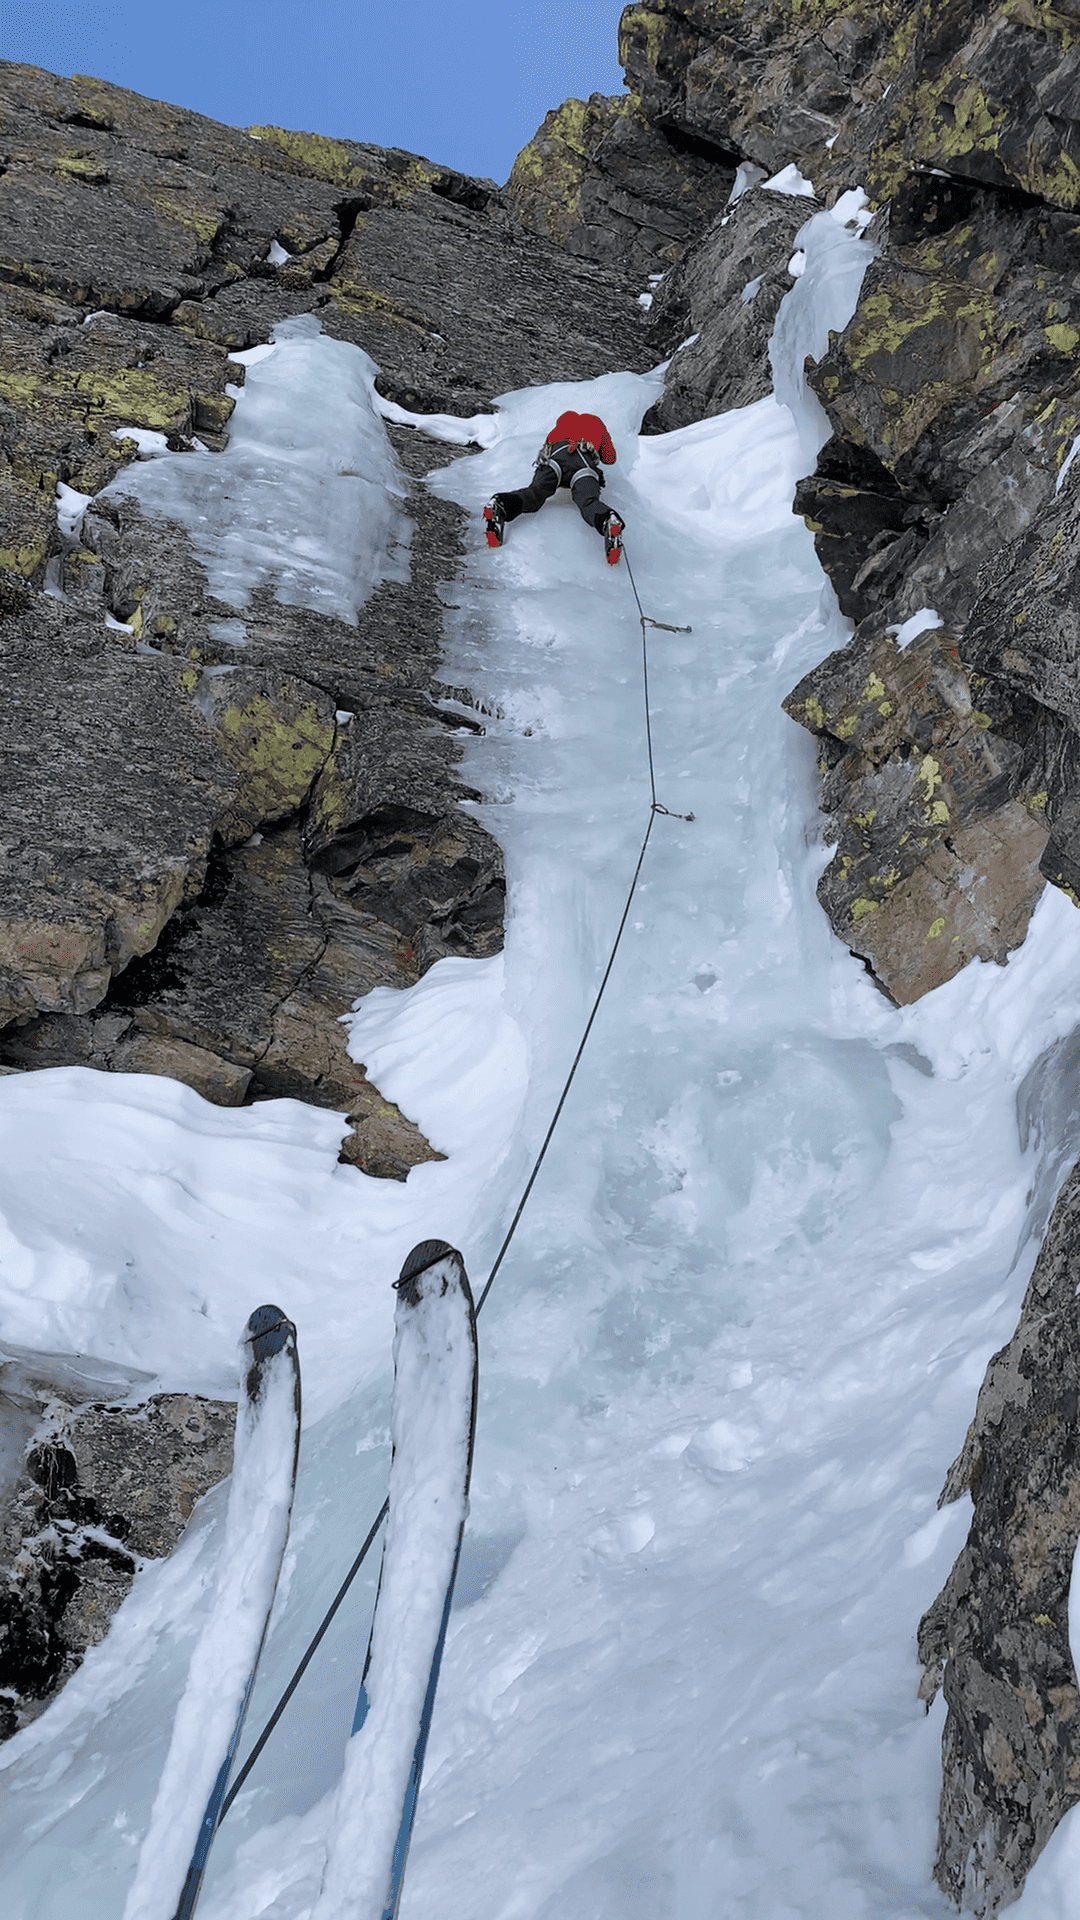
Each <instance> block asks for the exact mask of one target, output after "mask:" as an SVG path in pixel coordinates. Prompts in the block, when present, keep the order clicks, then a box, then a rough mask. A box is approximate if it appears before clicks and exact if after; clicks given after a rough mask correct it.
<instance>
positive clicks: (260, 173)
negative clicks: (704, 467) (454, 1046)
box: [0, 66, 650, 1178]
mask: <svg viewBox="0 0 1080 1920" xmlns="http://www.w3.org/2000/svg"><path fill="white" fill-rule="evenodd" d="M0 74H2V76H3V105H4V114H5V132H4V138H5V156H6V158H5V169H4V172H3V176H2V179H0V307H2V309H3V319H4V342H5V344H4V349H3V355H2V361H0V455H2V457H0V490H2V497H3V505H4V512H3V521H4V526H5V529H6V531H5V535H4V541H5V545H4V549H3V551H2V552H0V568H2V569H6V571H4V572H3V573H2V576H0V580H2V586H3V592H2V594H0V602H2V611H3V612H4V613H5V615H6V616H7V617H6V619H5V620H4V623H3V626H2V627H0V635H2V638H0V645H2V646H3V649H4V656H5V659H4V671H5V690H6V693H7V698H6V700H5V703H4V712H3V716H2V719H0V726H2V727H3V729H4V736H5V738H4V745H5V753H6V755H7V756H8V765H9V767H10V769H11V775H10V777H9V778H8V780H7V781H6V782H5V791H4V798H3V802H2V813H0V826H2V834H0V846H2V848H3V852H2V856H0V857H2V858H3V861H4V875H5V883H6V884H5V889H4V901H3V905H2V907H0V1064H3V1065H5V1066H7V1067H13V1068H17V1069H26V1068H31V1067H35V1066H49V1065H54V1064H59V1063H61V1062H70V1061H79V1062H82V1063H84V1064H86V1065H89V1066H94V1067H100V1068H103V1069H105V1070H110V1069H115V1070H122V1071H130V1070H132V1069H133V1068H134V1069H136V1070H141V1071H152V1072H164V1073H167V1074H172V1075H174V1076H175V1077H179V1078H182V1079H184V1080H186V1081H188V1083H189V1084H190V1085H192V1086H195V1087H196V1088H197V1089H198V1091H199V1092H201V1093H202V1094H203V1095H204V1096H205V1097H206V1098H208V1099H213V1100H216V1101H218V1102H223V1103H225V1104H232V1103H235V1102H238V1101H242V1100H250V1099H253V1098H259V1097H261V1096H266V1095H271V1094H283V1093H287V1094H290V1095H293V1096H295V1097H299V1098H303V1099H307V1100H312V1101H315V1102H317V1103H318V1104H320V1105H323V1106H329V1107H335V1108H339V1109H341V1110H342V1111H343V1112H345V1113H347V1114H348V1115H349V1119H350V1122H351V1132H350V1133H349V1134H348V1137H347V1139H346V1141H345V1143H344V1146H343V1153H344V1156H345V1157H346V1158H351V1159H354V1160H355V1161H356V1162H357V1164H358V1165H361V1166H363V1167H364V1168H365V1170H366V1171H368V1172H372V1173H378V1174H384V1175H389V1176H392V1177H396V1178H404V1177H405V1174H406V1173H407V1171H408V1168H409V1167H410V1166H411V1165H413V1164H415V1163H416V1161H417V1160H420V1159H423V1158H429V1157H430V1156H431V1149H430V1148H429V1147H428V1146H427V1143H426V1142H425V1141H424V1140H423V1139H422V1138H421V1136H420V1135H419V1134H418V1132H417V1131H416V1129H415V1127H412V1126H411V1123H409V1122H408V1121H407V1120H406V1119H405V1118H404V1117H403V1116H401V1115H400V1114H398V1113H397V1111H396V1109H394V1108H393V1107H391V1106H390V1105H389V1103H388V1102H386V1101H384V1100H383V1099H382V1097H381V1096H380V1095H379V1093H378V1090H377V1089H375V1088H372V1087H370V1086H369V1085H368V1083H367V1081H366V1079H365V1076H364V1073H363V1069H362V1068H359V1067H357V1066H356V1065H355V1063H353V1062H352V1061H350V1060H349V1058H348V1056H347V1054H346V1051H345V1045H344V1038H343V1033H342V1029H341V1027H340V1025H339V1016H340V1014H341V1013H342V1012H344V1011H346V1010H347V1009H348V1007H349V1006H350V1004H351V1002H352V1001H353V999H355V998H356V996H357V995H358V994H360V993H362V992H364V991H365V990H366V989H367V988H368V987H370V986H372V985H375V984H377V983H385V982H389V983H392V984H395V985H407V984H409V983H410V982H411V981H413V980H415V979H416V978H417V977H418V976H419V974H421V973H422V972H423V971H424V969H425V968H426V967H427V966H429V965H430V964H431V962H432V961H433V960H435V959H438V958H439V957H441V956H442V955H444V954H460V953H474V954H484V953H488V952H491V951H493V950H494V949H495V948H496V947H497V946H498V944H499V942H500V939H501V924H502V899H503V879H502V866H501V856H500V853H499V849H498V848H497V847H496V846H495V844H494V842H493V841H492V840H491V839H490V837H489V836H488V835H487V834H486V833H485V832H484V831H483V829H482V828H480V827H479V826H478V824H477V823H476V821H475V820H474V819H473V818H472V817H471V816H470V815H469V814H467V813H465V812H463V811H461V810H460V807H459V801H460V799H461V797H462V792H463V790H462V788H461V785H460V782H459V780H458V778H457V776H456V772H455V769H456V764H457V759H458V751H459V748H458V742H459V740H460V738H461V737H462V735H463V732H464V729H465V726H466V724H467V722H466V719H465V717H463V715H462V712H461V703H460V702H458V703H456V706H457V710H456V711H449V710H448V707H447V705H446V704H445V690H444V689H442V688H441V686H440V683H439V678H438V675H439V648H440V634H441V625H442V608H441V604H440V602H439V599H438V594H437V588H438V585H439V582H440V580H443V579H445V578H446V577H447V575H448V574H452V572H453V568H454V564H455V559H456V555H457V553H458V551H459V550H460V545H461V521H462V516H461V515H460V514H459V513H458V512H457V510H456V509H454V508H453V507H451V506H449V505H448V504H447V503H444V502H441V501H439V500H437V499H436V498H435V497H434V496H433V495H432V494H430V493H429V492H428V491H427V490H426V489H425V488H423V486H422V484H421V483H420V478H419V476H420V475H421V474H422V473H423V472H424V471H426V470H427V469H428V468H430V466H431V465H432V464H433V462H435V461H437V460H438V458H439V456H440V453H441V449H439V448H438V447H437V446H436V445H434V444H433V443H425V444H424V446H423V447H418V445H417V436H416V434H415V433H410V432H408V431H406V430H402V429H397V430H392V432H393V434H394V438H395V442H396V446H397V450H398V455H399V458H400V460H401V461H402V463H403V465H404V467H405V468H406V469H411V470H412V473H413V475H414V476H415V478H414V480H413V481H412V482H411V483H407V484H408V491H407V497H406V500H405V508H406V512H407V514H408V517H409V519H410V520H411V522H412V537H411V548H410V558H409V563H408V571H409V577H408V579H406V578H405V577H404V573H403V572H402V569H401V567H400V566H399V567H398V570H397V571H398V573H399V574H400V575H401V577H400V578H396V579H395V578H390V579H387V580H385V581H384V583H383V585H382V586H381V587H380V588H378V589H377V590H376V591H375V592H374V594H372V595H371V596H370V598H369V599H368V600H367V602H366V603H365V604H364V605H363V606H362V607H360V608H358V609H355V610H354V612H355V619H356V624H355V625H353V624H351V623H350V622H349V621H347V620H343V619H340V618H337V619H335V618H332V617H329V616H326V615H322V614H314V613H309V612H305V611H303V610H298V609H297V608H295V607H288V608H286V607H283V606H282V605H281V603H280V602H279V600H278V599H277V598H276V597H275V595H274V593H273V591H272V589H271V588H263V589H260V590H258V591H257V592H256V593H255V594H254V595H253V596H252V599H251V604H250V606H249V608H248V609H247V610H245V620H244V635H245V642H246V644H245V650H244V652H243V654H242V655H237V653H236V651H235V641H234V639H233V637H232V635H231V634H230V615H231V616H233V624H234V625H235V608H234V607H232V606H230V605H228V604H226V603H224V602H222V601H220V600H218V599H216V598H215V595H214V593H213V592H212V591H211V590H210V587H209V584H208V575H207V572H206V567H205V564H204V563H203V561H201V560H200V558H199V557H198V556H197V555H196V554H195V553H194V551H193V549H192V547H191V543H190V540H189V538H188V535H187V533H186V532H185V531H184V529H183V528H182V527H180V526H179V525H177V524H170V523H169V522H168V521H167V520H163V519H162V518H161V517H160V515H159V514H155V513H147V512H144V511H143V510H142V507H141V504H140V498H139V496H138V494H136V495H134V496H133V495H131V494H129V493H126V492H125V491H124V490H123V488H122V487H121V489H120V490H119V491H117V490H116V488H115V486H114V487H113V488H111V489H110V491H109V492H108V493H102V491H101V490H102V488H103V487H104V486H105V485H106V483H107V482H109V481H114V482H115V481H116V478H117V475H118V473H120V472H122V470H123V469H124V467H125V466H126V465H127V464H128V463H129V462H130V461H131V460H132V459H133V458H134V457H135V456H136V453H137V440H138V434H137V432H136V430H141V431H142V432H144V433H145V432H146V431H150V432H156V433H158V434H160V435H163V436H165V439H166V442H167V445H168V446H169V447H170V448H172V449H174V450H175V452H176V453H177V454H178V455H184V453H185V450H186V449H189V448H191V447H192V446H193V444H194V442H195V440H196V439H197V440H198V442H199V443H200V445H201V446H202V447H203V448H209V449H210V451H211V452H213V451H214V450H216V449H219V448H221V447H222V446H223V445H224V444H225V434H226V431H227V427H228V421H229V417H230V415H231V413H232V410H233V406H234V404H235V401H234V395H235V392H236V388H237V384H238V383H239V382H240V381H241V380H242V379H243V368H242V367H239V366H237V365H236V364H235V363H234V362H230V361H229V359H228V352H229V351H230V350H231V349H237V348H244V347H247V346H250V345H251V344H253V343H257V342H262V341H264V340H266V339H267V338H268V336H269V333H270V329H271V327H272V326H273V325H274V323H275V322H277V321H280V320H281V319H282V318H283V317H288V316H290V315H293V314H296V313H301V312H303V313H307V312H312V313H315V314H317V317H318V321H319V324H320V326H321V328H322V330H323V332H324V333H326V334H328V335H330V336H332V337H335V338H338V339H342V340H348V341H351V342H354V343H355V344H357V345H361V346H363V347H364V348H365V350H367V351H368V352H370V353H371V355H372V356H373V358H374V359H375V360H376V361H377V362H378V364H379V366H380V368H381V381H380V385H381V387H382V389H383V391H384V392H385V393H386V394H387V395H388V396H389V397H391V398H393V399H395V400H397V401H399V402H401V403H403V404H404V405H405V406H407V407H408V408H410V409H424V408H429V409H430V408H436V409H439V410H445V411H450V412H458V413H464V414H472V413H474V412H476V411H477V410H478V409H479V410H482V409H484V408H487V407H490V396H491V394H493V393H497V392H499V391H501V390H503V389H505V388H508V387H513V386H521V385H523V384H526V383H527V382H528V381H529V380H531V379H541V378H542V379H545V380H546V379H551V378H553V377H555V378H557V377H562V378H575V377H581V376H583V375H588V374H591V373H597V372H600V371H601V370H604V369H606V368H607V367H608V366H610V365H612V364H616V363H618V364H622V365H635V364H636V365H644V364H646V363H647V361H648V360H649V358H650V354H649V350H648V348H647V346H646V343H645V337H644V331H643V327H642V324H641V313H640V309H639V308H638V307H637V305H636V302H635V300H634V298H633V295H632V293H631V290H630V283H629V281H627V280H626V278H625V277H624V275H623V274H622V273H621V272H620V273H618V274H615V273H613V272H612V271H611V270H608V269H602V268H601V267H599V266H597V265H596V264H594V263H592V262H590V261H587V260H584V259H579V258H576V257H575V256H573V255H570V254H568V253H566V252H565V251H563V250H562V249H559V248H555V247H553V246H552V245H551V244H550V243H549V242H548V241H546V240H544V239H541V238H540V237H538V236H537V235H536V234H530V233H527V232H526V231H525V230H524V229H523V228H522V226H521V225H520V223H519V222H518V220H517V219H516V217H515V215H514V214H513V212H512V210H511V208H510V206H509V204H508V203H507V202H506V201H505V200H504V198H503V196H502V195H501V194H500V193H499V192H498V191H497V189H496V188H495V187H494V185H493V184H492V183H491V182H480V181H473V180H466V179H465V178H464V177H463V176H461V175H459V174H455V173H453V172H452V171H449V170H447V169H445V168H440V167H437V166H433V165H432V164H431V163H429V162H427V161H424V160H420V159H418V158H416V157H415V156H412V155H407V154H402V153H388V152H385V151H383V150H381V149H378V148H374V147H365V146H360V145H356V144H354V143H348V142H336V141H331V140H326V139H323V138H321V137H319V136H314V135H312V136H308V135H301V134H291V133H287V132H285V131H283V130H282V129H280V128H274V127H261V128H255V129H252V130H251V131H249V132H246V133H245V132H240V131H238V130H236V129H233V128H227V127H220V126H217V125H215V124H214V123H213V122H210V121H206V120H203V119H201V118H200V117H199V116H198V115H195V114H191V113H186V112H183V111H181V110H179V109H176V108H172V107H169V106H166V105H163V104H161V103H158V102H154V101H146V100H142V99H140V98H139V97H138V96H137V95H134V94H129V93H126V92H125V91H124V90H122V89H119V88H113V87H107V86H103V85H101V84H99V83H97V82H94V81H90V80H84V79H77V80H73V81H63V80H58V79H56V78H55V77H54V76H52V75H50V74H46V73H43V72H41V71H39V70H37V69H33V68H16V67H11V66H5V67H3V68H0ZM275 263H276V264H275ZM556 279H557V280H558V283H559V285H560V289H561V298H560V301H559V303H558V308H557V310H556V308H555V307H553V304H552V302H551V298H550V288H551V285H552V283H553V281H554V280H556ZM481 312H483V313H485V314H489V313H495V314H498V315H500V316H501V317H502V321H503V324H501V325H499V326H496V327H494V328H492V327H488V326H483V327H481V326H479V325H478V324H477V316H478V314H479V313H481ZM124 428H129V429H131V430H132V435H130V436H129V437H126V438H125V437H123V435H122V433H121V432H120V430H122V429H124ZM187 457H190V458H195V457H199V458H202V457H203V456H202V455H201V454H199V455H197V456H196V454H190V455H188V456H187ZM58 483H60V484H61V485H62V486H68V487H71V488H73V489H75V490H77V491H78V492H79V493H81V494H86V495H94V496H96V498H95V500H94V503H93V504H92V506H91V507H90V509H89V510H88V511H87V512H86V513H85V514H84V516H83V517H82V519H81V520H80V521H78V523H77V525H76V531H75V533H74V534H72V532H71V530H70V528H69V529H68V532H67V533H66V534H65V533H64V531H63V530H62V528H60V527H58V523H57V508H56V497H55V496H56V491H57V484H58ZM73 524H75V523H73ZM403 524H404V523H403ZM46 584H47V585H48V587H49V592H48V593H43V592H41V591H40V589H41V588H42V587H43V586H45V585H46ZM121 628H123V629H126V630H125V631H121V630H120V629H121ZM237 979H240V980H241V981H242V982H243V985H242V988H241V990H240V991H239V992H238V991H237V989H236V981H237Z"/></svg>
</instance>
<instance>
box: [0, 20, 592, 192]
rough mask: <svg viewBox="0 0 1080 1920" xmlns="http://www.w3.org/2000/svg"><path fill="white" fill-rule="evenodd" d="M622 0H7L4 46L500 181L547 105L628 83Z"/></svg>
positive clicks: (241, 119) (163, 96)
mask: <svg viewBox="0 0 1080 1920" xmlns="http://www.w3.org/2000/svg"><path fill="white" fill-rule="evenodd" d="M622 4H623V0H309V4H307V5H300V4H297V0H259V3H258V4H256V0H186V4H184V0H181V4H179V5H177V4H172V5H170V4H168V0H116V3H115V4H109V3H108V0H103V3H102V4H98V0H77V4H75V5H72V4H71V0H59V3H58V4H54V0H0V57H2V58H4V59H6V60H28V61H32V62H33V63H34V64H35V65H36V66H39V67H48V68H50V70H51V71H52V72H54V73H64V74H69V73H91V74H95V75H96V76H97V77H98V78H100V79H103V80H113V81H115V82H116V83H117V84H118V85H120V86H124V87H133V88H134V89H135V91H136V92H137V93H145V94H149V95H150V96H152V97H153V98H156V99H160V100H171V101H174V102H176V103H177V104H178V105H180V106H185V107H193V108H194V109H195V110H196V112H198V113H206V114H209V115H210V116H211V117H212V118H213V119H215V120H225V121H227V122H229V123H230V124H232V125H235V126H250V125H251V124H252V123H253V122H258V121H270V122H273V123H275V124H277V125H279V126H285V127H303V128H305V129H308V130H311V131H314V132H316V133H327V134H337V135H345V136H347V137H349V138H351V139H354V140H371V141H374V142H375V144H376V145H378V146H383V147H406V148H408V149H409V150H410V152H413V153H422V154H424V155H425V156H426V157H427V158H428V159H429V160H439V161H442V162H444V163H445V164H446V165H448V166H454V167H459V168H460V169H461V170H462V171H463V172H465V173H475V174H480V175H483V176H490V177H491V178H493V179H495V180H498V181H499V182H500V183H501V182H502V181H504V180H505V179H506V177H507V174H508V173H509V171H510V168H511V166H512V164H513V160H514V156H515V154H516V153H517V152H518V151H519V149H520V148H521V147H523V146H524V144H525V142H526V140H528V139H530V138H531V136H532V135H533V133H535V131H536V129H537V127H538V126H539V124H540V122H541V120H542V119H543V117H544V114H545V113H546V112H547V111H548V109H549V108H550V107H556V106H558V105H559V103H560V102H561V101H562V100H565V99H566V98H567V97H568V96H569V95H571V94H576V95H577V96H578V98H582V99H583V98H586V97H587V96H588V95H589V94H590V93H621V92H622V90H623V78H622V72H621V69H620V67H619V63H618V58H617V54H616V28H617V26H618V21H619V15H620V13H621V12H622Z"/></svg>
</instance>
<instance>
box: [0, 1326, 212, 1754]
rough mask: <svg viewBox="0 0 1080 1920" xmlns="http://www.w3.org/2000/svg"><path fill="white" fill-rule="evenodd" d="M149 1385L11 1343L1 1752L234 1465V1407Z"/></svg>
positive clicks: (0, 1443) (4, 1408)
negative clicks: (148, 1392) (143, 1569)
mask: <svg viewBox="0 0 1080 1920" xmlns="http://www.w3.org/2000/svg"><path fill="white" fill-rule="evenodd" d="M144 1378H145V1377H144ZM139 1385H140V1379H139V1376H137V1375H135V1374H133V1373H132V1372H131V1370H130V1369H124V1368H121V1367H116V1366H114V1365H111V1364H109V1363H107V1362H101V1361H95V1360H93V1359H91V1358H89V1357H88V1356H87V1355H86V1354H79V1355H78V1356H75V1355H63V1354H41V1353H32V1352H30V1351H28V1350H27V1349H25V1348H22V1347H10V1346H5V1345H2V1344H0V1466H2V1469H3V1471H2V1472H0V1496H2V1506H0V1564H2V1565H3V1566H4V1568H5V1570H6V1574H7V1577H6V1579H5V1581H4V1585H3V1590H2V1592H0V1740H5V1739H8V1738H9V1737H10V1736H11V1734H13V1733H15V1732H17V1731H18V1729H19V1727H21V1726H25V1725H26V1724H27V1723H28V1722H29V1721H31V1720H33V1719H35V1718H36V1717H37V1715H38V1714H39V1713H41V1712H42V1711H43V1709H44V1708H45V1707H46V1706H47V1705H48V1703H49V1701H50V1700H51V1699H52V1698H53V1697H54V1696H55V1694H56V1693H57V1692H58V1691H59V1689H60V1688H61V1687H62V1686H63V1684H64V1682H65V1681H66V1680H67V1679H68V1678H69V1677H70V1675H71V1674H72V1673H74V1672H75V1670H76V1668H77V1667H78V1666H79V1665H80V1663H81V1661H82V1658H83V1655H84V1654H85V1652H86V1650H87V1648H88V1647H92V1646H96V1645H97V1643H98V1641H100V1640H102V1639H104V1637H105V1633H106V1631H107V1629H108V1624H109V1621H110V1619H111V1617H112V1615H113V1614H114V1613H115V1611H116V1608H117V1607H118V1606H119V1605H120V1602H121V1601H122V1600H123V1599H124V1597H125V1596H126V1594H127V1593H128V1591H129V1590H130V1587H131V1584H132V1581H133V1580H134V1578H135V1575H136V1572H137V1571H138V1569H139V1567H140V1565H142V1564H143V1563H144V1562H145V1561H146V1560H152V1559H160V1558H162V1557H163V1556H164V1555H165V1554H168V1553H171V1551H172V1549H173V1547H174V1546H175V1545H176V1542H177V1540H178V1539H179V1538H180V1535H181V1533H182V1532H183V1529H184V1527H185V1525H186V1524H187V1521H188V1520H189V1518H190V1517H191V1513H192V1510H193V1508H194V1506H195V1503H196V1501H197V1500H199V1499H200V1498H201V1497H202V1495H203V1494H204V1493H206V1492H207V1491H208V1490H209V1488H210V1487H212V1486H215V1485H216V1484H217V1482H218V1481H220V1480H223V1479H224V1478H225V1476H226V1475H227V1474H228V1472H229V1471H230V1468H231V1466H232V1442H233V1428H234V1426H235V1423H236V1408H235V1407H234V1406H231V1405H229V1404H228V1403H223V1402H220V1401H215V1400H206V1399H204V1398H202V1397H200V1396H198V1395H192V1394H185V1393H163V1394H154V1395H152V1396H151V1397H150V1398H149V1399H147V1398H145V1385H144V1386H143V1395H142V1396H140V1393H139Z"/></svg>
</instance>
